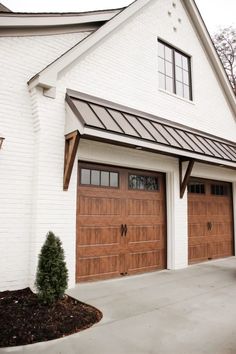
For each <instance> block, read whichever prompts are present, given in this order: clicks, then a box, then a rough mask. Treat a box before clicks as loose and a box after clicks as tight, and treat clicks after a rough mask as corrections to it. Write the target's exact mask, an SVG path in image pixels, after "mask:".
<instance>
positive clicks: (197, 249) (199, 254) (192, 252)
mask: <svg viewBox="0 0 236 354" xmlns="http://www.w3.org/2000/svg"><path fill="white" fill-rule="evenodd" d="M188 253H189V255H188V256H189V259H190V260H191V261H192V262H201V261H203V260H206V259H207V258H208V245H207V243H196V244H193V245H192V244H191V245H190V246H189V249H188Z"/></svg>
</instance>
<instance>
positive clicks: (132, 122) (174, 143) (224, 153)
mask: <svg viewBox="0 0 236 354" xmlns="http://www.w3.org/2000/svg"><path fill="white" fill-rule="evenodd" d="M77 95H78V94H77ZM86 96H87V95H86ZM66 101H67V103H68V104H69V106H70V108H71V109H72V111H73V112H74V113H75V115H76V117H77V118H78V120H79V121H80V123H81V125H82V126H83V127H84V128H89V129H90V130H96V131H98V130H99V131H102V132H104V133H111V134H114V135H118V136H122V137H124V136H125V137H127V138H131V139H132V140H133V145H135V146H137V145H138V144H139V142H140V141H147V142H151V143H152V144H155V145H156V147H157V146H160V147H161V146H162V147H168V148H173V149H174V151H175V154H176V152H177V151H179V155H180V156H185V154H184V152H189V153H194V155H196V157H197V156H198V158H199V159H201V156H205V157H211V158H216V159H217V160H218V159H219V160H223V161H230V162H234V163H235V164H236V143H235V142H231V141H227V140H224V139H221V138H217V137H213V136H212V135H210V134H206V133H203V132H200V131H196V130H193V129H191V128H187V127H184V126H180V125H177V124H174V123H169V122H167V121H165V122H164V120H163V119H160V118H158V117H155V116H152V115H148V114H145V113H143V114H141V112H135V111H133V113H131V110H130V109H128V108H127V109H126V110H125V108H123V107H121V106H120V107H119V106H118V105H114V104H112V103H110V104H109V102H105V101H102V100H98V99H97V100H96V99H93V98H92V97H89V96H88V98H87V99H85V95H82V94H81V98H79V97H78V96H77V97H74V96H73V92H72V91H69V92H68V94H67V95H66ZM99 101H100V102H99ZM89 129H88V130H87V132H85V131H84V133H85V134H86V135H88V134H89ZM80 133H82V134H81V135H83V132H80ZM92 136H94V134H92ZM98 136H101V135H99V134H98ZM122 142H123V140H122ZM161 150H162V149H161Z"/></svg>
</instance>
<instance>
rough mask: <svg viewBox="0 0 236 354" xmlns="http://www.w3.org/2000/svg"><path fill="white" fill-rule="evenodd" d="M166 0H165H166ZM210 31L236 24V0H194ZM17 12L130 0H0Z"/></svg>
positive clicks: (115, 4) (102, 5)
mask: <svg viewBox="0 0 236 354" xmlns="http://www.w3.org/2000/svg"><path fill="white" fill-rule="evenodd" d="M166 1H167V0H166ZM195 1H196V3H197V5H198V7H199V10H200V12H201V14H202V17H203V19H204V21H205V23H206V25H207V27H208V29H209V31H210V32H215V31H216V30H217V28H218V27H223V26H227V25H235V26H236V0H195ZM0 2H2V3H3V4H4V5H5V6H7V7H8V8H9V9H10V10H12V11H18V12H50V11H51V12H77V11H78V12H79V11H89V10H95V9H109V8H118V7H123V6H127V5H129V4H130V3H131V2H132V0H51V1H50V0H0Z"/></svg>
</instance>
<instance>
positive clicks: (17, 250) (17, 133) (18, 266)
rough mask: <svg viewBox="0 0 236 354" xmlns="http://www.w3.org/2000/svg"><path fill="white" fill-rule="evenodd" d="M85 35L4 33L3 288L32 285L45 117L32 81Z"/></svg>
mask: <svg viewBox="0 0 236 354" xmlns="http://www.w3.org/2000/svg"><path fill="white" fill-rule="evenodd" d="M85 35H87V34H83V33H79V34H76V33H73V34H66V35H55V36H40V37H8V38H0V48H1V50H0V107H1V108H0V132H1V135H3V136H4V137H5V140H4V143H3V146H2V149H1V151H0V196H1V199H0V200H1V203H0V249H1V252H2V253H1V257H0V285H1V289H10V288H18V287H24V286H27V285H28V279H29V254H30V240H31V237H32V234H31V223H32V221H31V204H32V174H33V161H34V139H35V138H36V135H35V134H34V131H35V132H36V131H39V129H40V122H39V120H38V117H37V115H36V117H35V118H33V117H32V112H34V113H35V111H37V102H36V101H35V99H34V100H32V102H33V104H32V102H31V99H30V95H29V92H28V87H27V81H28V80H29V79H30V78H31V77H32V76H33V75H35V74H36V73H37V72H38V71H40V70H42V69H43V68H44V67H45V66H46V65H48V64H49V63H50V62H51V61H53V60H55V59H56V58H57V57H58V56H59V55H61V54H62V53H64V52H65V51H66V50H67V49H69V48H70V47H71V46H73V45H75V44H76V43H77V42H78V41H80V40H81V39H82V38H83V37H84V36H85ZM31 104H32V107H31ZM34 116H35V115H34ZM49 120H50V117H49ZM43 237H44V235H43Z"/></svg>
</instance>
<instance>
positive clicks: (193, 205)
mask: <svg viewBox="0 0 236 354" xmlns="http://www.w3.org/2000/svg"><path fill="white" fill-rule="evenodd" d="M198 199H199V198H193V200H191V201H189V206H188V209H189V215H194V216H195V217H196V216H205V215H206V214H207V205H206V203H205V202H203V201H201V200H198Z"/></svg>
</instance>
